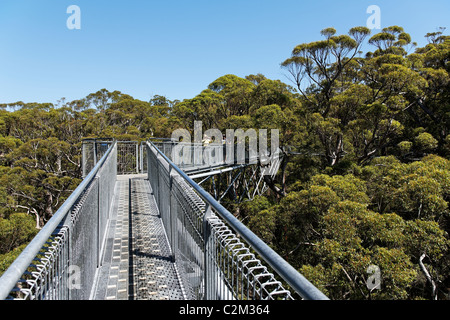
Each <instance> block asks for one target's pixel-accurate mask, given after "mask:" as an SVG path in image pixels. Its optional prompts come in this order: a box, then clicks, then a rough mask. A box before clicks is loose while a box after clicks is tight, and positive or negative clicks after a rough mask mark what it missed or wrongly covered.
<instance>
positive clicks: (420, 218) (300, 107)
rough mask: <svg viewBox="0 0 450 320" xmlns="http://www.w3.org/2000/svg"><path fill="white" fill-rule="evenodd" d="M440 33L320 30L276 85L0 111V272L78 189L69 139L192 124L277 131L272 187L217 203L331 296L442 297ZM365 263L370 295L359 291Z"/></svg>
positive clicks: (296, 51)
mask: <svg viewBox="0 0 450 320" xmlns="http://www.w3.org/2000/svg"><path fill="white" fill-rule="evenodd" d="M444 31H445V29H440V30H439V31H437V32H432V33H428V34H426V35H425V37H426V39H427V40H428V44H427V45H426V46H424V47H417V45H416V44H415V43H414V42H412V39H411V36H410V35H409V34H408V33H406V31H405V30H403V28H402V27H399V26H391V27H387V28H384V29H383V30H381V32H378V33H376V34H372V32H371V30H369V29H368V28H365V27H355V28H352V29H350V30H349V32H348V33H347V34H342V35H338V34H337V31H336V30H335V29H333V28H327V29H324V30H322V31H321V32H320V35H318V36H320V37H321V38H320V39H319V40H318V41H315V42H311V43H303V44H299V45H297V46H295V47H294V48H293V50H292V52H291V53H290V54H289V53H287V54H286V60H285V61H282V62H281V63H280V66H281V68H282V69H283V70H284V71H285V72H286V75H287V78H288V79H289V81H288V83H284V82H282V81H280V80H271V79H268V78H266V77H265V76H264V75H262V74H252V75H248V76H246V77H239V76H236V75H233V74H227V75H223V76H221V77H219V78H218V79H216V80H214V81H213V82H212V83H211V84H210V85H209V86H208V87H207V88H205V89H204V90H203V91H202V92H200V93H199V94H198V95H197V96H195V97H194V98H192V99H184V100H183V101H170V100H169V99H168V98H166V97H164V96H159V95H155V96H153V97H152V98H151V99H150V100H149V101H142V100H139V99H135V98H133V97H132V96H130V95H128V94H126V93H122V92H120V91H113V92H110V91H108V90H107V89H101V90H99V91H97V92H94V93H91V94H89V95H88V96H86V97H84V98H81V99H79V100H74V101H66V100H65V99H61V100H60V101H58V102H57V103H25V102H21V101H19V102H16V103H10V104H0V272H2V271H4V270H5V269H6V268H7V266H8V265H9V263H11V261H12V260H13V259H14V257H16V256H17V255H18V254H19V252H20V251H21V250H22V249H23V247H24V246H25V245H26V244H27V243H28V242H29V241H30V240H31V239H32V237H33V236H34V235H35V234H36V232H37V230H38V229H39V228H42V226H43V225H45V223H46V221H48V220H49V219H50V218H51V217H52V215H53V214H54V213H55V212H56V210H57V209H58V207H59V206H60V205H61V204H62V203H63V202H64V200H65V199H66V198H67V197H68V196H69V195H70V193H71V192H72V191H73V190H74V189H75V188H76V186H77V185H78V184H79V182H80V181H81V143H82V139H85V138H96V137H110V138H116V139H118V140H137V141H143V140H146V139H148V138H150V137H170V135H171V133H172V131H173V130H174V129H176V128H184V129H188V130H190V131H191V132H192V131H193V125H194V120H199V121H202V123H203V126H204V128H203V129H204V130H206V129H209V128H218V129H219V130H221V131H222V132H224V131H225V129H228V128H230V129H237V128H243V129H247V128H256V129H258V128H264V129H271V128H276V129H279V130H280V145H281V146H282V147H283V151H284V154H283V165H282V166H281V168H282V169H281V170H280V172H279V174H278V175H277V177H276V178H275V179H274V181H272V183H273V186H275V187H276V188H277V190H278V191H275V190H274V188H272V189H271V190H269V191H268V192H267V193H266V194H265V195H264V196H259V197H257V198H256V199H254V200H253V201H248V202H244V203H241V204H239V205H238V204H233V203H231V202H230V203H229V204H228V206H229V209H230V211H232V212H233V213H234V214H235V215H236V216H237V217H238V218H239V219H241V220H242V221H243V222H244V223H245V224H246V225H247V226H248V227H249V228H251V229H252V230H253V231H254V232H255V233H256V234H257V235H258V236H260V237H261V238H262V239H263V240H264V241H265V242H266V243H268V244H269V245H270V246H272V247H273V248H274V249H275V250H276V251H277V252H278V253H280V255H282V256H283V257H284V258H285V259H286V260H287V261H288V262H289V263H290V264H292V265H293V266H294V267H295V268H297V269H298V270H299V271H300V272H301V273H302V274H303V275H304V276H305V277H306V278H308V279H309V280H310V281H311V282H312V283H313V284H315V285H316V286H317V287H318V288H319V289H320V290H322V291H323V292H324V293H325V294H326V295H328V296H329V297H330V298H331V299H445V298H447V299H448V297H449V296H448V295H449V292H450V250H449V247H450V237H449V233H450V211H449V206H448V203H449V200H450V161H449V156H450V132H449V129H450V96H449V94H450V91H449V86H450V76H449V72H450V60H449V58H450V37H449V36H446V35H444ZM363 46H364V47H366V46H367V47H369V48H370V49H371V50H372V51H368V52H365V53H363V52H361V50H362V47H363ZM288 147H289V148H288ZM292 150H294V151H295V152H292ZM280 190H281V192H280ZM371 265H376V266H378V267H379V269H380V272H381V278H382V282H381V287H380V288H375V289H369V288H368V286H367V285H366V284H367V281H368V277H369V275H370V274H369V273H368V271H367V270H368V267H369V266H371Z"/></svg>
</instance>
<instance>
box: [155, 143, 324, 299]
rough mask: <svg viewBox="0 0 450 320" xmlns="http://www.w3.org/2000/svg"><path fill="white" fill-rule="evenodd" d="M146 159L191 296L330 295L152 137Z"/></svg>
mask: <svg viewBox="0 0 450 320" xmlns="http://www.w3.org/2000/svg"><path fill="white" fill-rule="evenodd" d="M147 160H148V179H149V181H150V184H151V187H152V190H153V193H154V196H155V200H156V203H157V205H158V209H159V211H160V214H161V218H162V220H163V223H164V226H165V229H166V232H167V236H168V239H169V242H170V245H171V248H172V259H173V260H174V261H175V262H176V263H177V265H178V267H179V271H180V273H181V275H182V277H181V278H182V281H183V285H184V287H185V288H187V292H188V293H189V294H190V296H191V298H192V299H208V300H215V299H292V298H293V296H294V294H293V293H297V294H298V295H300V297H301V298H303V299H313V300H327V299H328V298H327V297H326V296H325V295H324V294H323V293H322V292H321V291H320V290H318V289H317V288H316V287H315V286H314V285H312V284H311V283H310V282H309V281H308V280H307V279H306V278H305V277H304V276H303V275H301V274H300V273H299V272H298V271H297V270H296V269H295V268H293V267H292V266H291V265H290V264H289V263H287V262H286V261H285V260H284V259H283V258H281V257H280V256H279V255H278V254H277V253H276V252H275V251H274V250H273V249H271V248H270V247H269V246H268V245H267V244H266V243H264V242H263V241H262V240H261V239H260V238H258V237H257V236H256V235H255V234H254V233H253V232H252V231H250V230H249V229H248V228H247V227H246V226H245V225H244V224H242V223H241V222H240V221H239V220H238V219H237V218H236V217H234V216H233V215H232V214H231V213H230V212H229V211H228V210H227V209H225V208H224V207H223V206H222V205H221V204H220V203H218V202H217V201H216V200H215V199H214V198H213V197H212V196H211V195H210V194H209V193H207V192H206V191H205V190H204V189H202V188H201V187H200V186H199V185H198V184H197V183H195V182H194V181H193V180H192V179H191V178H189V176H188V175H187V174H186V173H185V172H184V171H183V170H181V169H180V168H179V167H178V166H176V165H175V164H174V163H173V162H172V161H171V160H170V159H169V157H168V156H167V155H165V154H164V152H162V151H161V150H159V149H158V148H157V147H156V145H155V144H154V143H153V142H151V141H149V142H147ZM289 288H292V292H291V290H289Z"/></svg>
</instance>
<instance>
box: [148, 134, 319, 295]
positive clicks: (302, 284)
mask: <svg viewBox="0 0 450 320" xmlns="http://www.w3.org/2000/svg"><path fill="white" fill-rule="evenodd" d="M147 145H148V146H149V147H150V148H151V147H153V148H154V149H155V150H156V151H157V152H158V153H159V155H160V156H161V157H162V158H163V159H164V160H165V161H166V162H167V163H168V164H169V167H170V169H171V170H175V171H176V172H177V173H178V174H179V175H180V176H181V177H182V178H183V179H184V180H185V181H186V182H187V183H188V184H189V185H190V187H192V188H193V189H194V190H195V191H196V192H197V194H198V195H199V196H200V197H201V198H202V199H203V200H204V201H205V203H206V204H207V205H209V206H210V208H211V209H213V210H214V211H215V212H216V213H217V214H218V215H219V216H220V217H221V218H222V219H224V220H225V221H226V223H228V224H229V226H230V227H231V228H232V229H233V230H234V231H235V232H237V233H238V234H239V235H240V236H241V237H242V238H243V239H244V240H245V241H246V242H247V243H248V244H249V245H250V246H251V247H252V248H253V249H254V250H255V251H256V252H257V253H258V254H259V255H260V256H261V257H262V258H263V259H264V260H265V261H266V262H267V263H268V264H269V265H270V266H271V267H272V268H273V270H275V271H276V272H277V273H278V275H280V276H281V277H282V278H283V279H284V280H285V281H286V282H287V283H288V284H289V285H290V286H291V287H292V288H293V289H294V290H295V291H296V292H297V293H298V294H299V295H300V296H301V297H302V298H303V299H306V300H328V297H327V296H325V295H324V294H323V293H322V292H321V291H320V290H319V289H317V288H316V287H315V286H314V285H313V284H312V283H311V282H309V281H308V280H307V279H306V278H305V277H304V276H303V275H302V274H300V273H299V272H298V271H297V270H296V269H295V268H294V267H292V266H291V265H290V264H289V263H288V262H287V261H286V260H284V259H283V258H282V257H281V256H280V255H279V254H278V253H276V252H275V251H274V250H273V249H272V248H270V247H269V246H268V245H267V244H266V243H265V242H264V241H262V240H261V239H260V238H259V237H258V236H256V235H255V234H254V233H253V232H252V231H251V230H250V229H248V228H247V227H246V226H245V225H244V224H243V223H242V222H240V221H239V220H238V219H237V218H236V217H234V216H233V214H232V213H231V212H229V211H228V210H227V209H226V208H225V207H223V206H222V205H221V204H220V203H219V202H217V201H216V200H215V199H214V197H213V196H211V195H210V194H209V193H208V192H206V191H205V190H204V189H203V188H202V187H200V186H199V185H198V184H197V183H196V182H195V181H193V180H192V179H191V178H190V177H189V176H188V175H187V174H186V173H185V172H184V171H183V170H181V169H180V168H179V167H178V166H176V165H175V164H174V163H173V162H172V161H171V160H170V159H169V158H168V157H167V156H166V155H165V154H164V153H162V152H161V151H160V150H159V149H158V148H157V147H156V146H155V145H154V144H153V143H152V142H151V141H148V142H147Z"/></svg>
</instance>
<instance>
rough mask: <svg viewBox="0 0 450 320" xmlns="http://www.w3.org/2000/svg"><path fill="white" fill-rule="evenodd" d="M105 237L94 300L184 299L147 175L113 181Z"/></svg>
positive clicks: (125, 176)
mask: <svg viewBox="0 0 450 320" xmlns="http://www.w3.org/2000/svg"><path fill="white" fill-rule="evenodd" d="M107 232H108V234H107V238H106V245H105V250H104V253H103V260H102V261H103V263H102V266H101V268H100V269H99V273H98V275H97V283H96V288H95V296H94V299H96V300H183V299H185V293H184V290H183V288H182V286H181V283H180V281H179V274H178V271H177V266H176V264H175V263H173V262H172V260H171V250H170V246H169V243H168V240H167V236H166V233H165V230H164V227H163V224H162V221H161V217H160V215H159V212H158V208H157V206H156V202H155V200H154V197H153V192H152V190H151V186H150V183H149V182H148V180H147V175H145V174H134V175H119V176H117V182H116V186H115V197H114V201H113V204H112V212H111V218H110V222H109V227H108V231H107Z"/></svg>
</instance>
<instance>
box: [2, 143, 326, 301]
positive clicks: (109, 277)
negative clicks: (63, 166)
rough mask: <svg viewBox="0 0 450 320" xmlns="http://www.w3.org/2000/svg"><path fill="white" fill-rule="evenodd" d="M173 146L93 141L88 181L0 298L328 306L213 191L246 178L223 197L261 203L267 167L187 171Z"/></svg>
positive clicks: (11, 272)
mask: <svg viewBox="0 0 450 320" xmlns="http://www.w3.org/2000/svg"><path fill="white" fill-rule="evenodd" d="M172 147H173V143H169V144H167V143H162V142H157V141H147V142H145V143H141V144H139V143H131V142H118V141H115V140H89V141H86V143H85V144H84V146H83V176H84V179H83V181H82V182H81V184H80V185H79V186H78V187H77V189H76V190H75V191H74V192H73V193H72V194H71V195H70V197H69V198H68V199H67V200H66V201H65V202H64V204H63V205H62V206H61V207H60V208H59V210H58V211H57V212H56V213H55V215H54V216H53V217H52V219H50V220H49V221H48V222H47V224H46V225H45V226H44V228H43V229H42V230H41V231H40V232H39V233H38V234H37V236H36V237H35V238H34V239H33V240H32V241H31V242H30V244H29V245H28V246H27V247H26V248H25V250H24V251H23V252H22V253H21V255H20V256H19V257H18V258H17V259H16V260H15V261H14V262H13V264H12V265H11V266H10V267H9V269H8V270H7V271H6V272H5V273H4V274H3V275H2V277H1V278H0V299H28V300H58V299H60V300H88V299H91V300H224V299H226V300H234V299H239V300H240V299H242V300H259V299H275V300H290V299H314V300H326V299H328V298H327V297H326V296H325V295H324V294H323V293H322V292H320V291H319V290H318V289H317V288H316V287H314V286H313V285H312V284H311V283H310V282H309V281H308V280H307V279H305V278H304V277H303V276H302V275H301V274H300V273H299V272H298V271H297V270H295V269H294V268H293V267H292V266H291V265H289V264H288V263H287V262H286V261H285V260H284V259H283V258H281V257H280V256H279V255H278V254H277V253H276V252H274V251H273V250H272V249H271V248H270V247H269V246H268V245H267V244H265V243H264V242H263V241H262V240H261V239H259V238H258V237H257V236H256V235H255V234H254V233H253V232H251V231H250V230H249V229H248V228H247V227H246V226H245V225H243V224H242V223H241V222H240V221H239V220H238V219H236V218H235V217H234V216H233V215H232V214H231V213H230V212H229V211H228V210H227V209H225V208H224V207H223V206H222V205H221V204H220V200H221V199H222V198H223V196H224V195H225V193H223V194H219V193H217V192H215V191H214V190H218V188H217V189H214V188H212V189H211V186H214V185H215V183H214V180H213V179H212V177H214V176H217V175H219V174H223V173H231V172H233V171H237V172H240V173H239V174H237V175H235V176H231V175H230V176H228V181H229V186H228V187H227V188H222V189H226V192H231V190H232V189H233V192H234V194H235V195H236V196H237V199H239V198H242V197H243V196H245V195H246V196H247V197H248V198H250V199H251V197H252V195H253V196H254V195H255V192H256V191H255V190H259V191H258V192H264V187H265V186H264V182H263V179H262V178H261V171H258V170H259V169H261V168H259V169H258V167H260V165H259V164H257V165H256V166H255V165H252V166H250V165H242V164H239V165H237V164H235V163H227V164H226V165H225V164H224V163H219V164H216V165H215V166H209V167H208V168H206V167H204V166H203V167H196V168H193V167H189V168H188V167H183V165H178V166H177V165H175V163H174V162H173V161H172V160H171V156H170V154H171V150H172V149H171V148H172ZM166 148H169V149H166ZM249 168H250V170H251V171H250V174H247V178H246V180H245V181H244V182H241V183H239V181H240V180H239V179H240V178H242V177H245V176H246V175H245V172H244V171H242V170H244V169H246V170H249ZM239 170H241V171H239ZM196 178H197V181H198V182H195V181H194V179H196ZM209 178H211V181H212V182H211V183H210V190H213V191H212V192H207V191H206V190H205V189H204V188H202V187H201V186H200V184H201V183H203V182H204V181H206V180H205V179H209ZM249 181H253V182H254V183H253V185H251V183H250V182H249ZM236 184H238V185H241V186H242V185H244V188H243V190H244V191H243V192H242V193H240V191H239V192H237V191H238V190H237V188H236V187H235V186H236ZM250 191H251V192H250ZM228 195H230V194H228Z"/></svg>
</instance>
